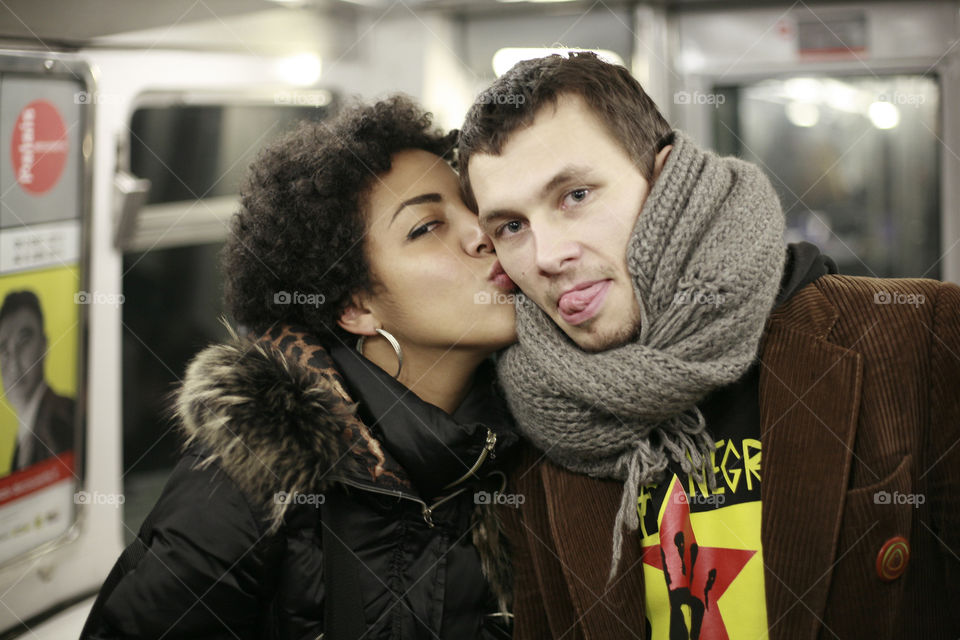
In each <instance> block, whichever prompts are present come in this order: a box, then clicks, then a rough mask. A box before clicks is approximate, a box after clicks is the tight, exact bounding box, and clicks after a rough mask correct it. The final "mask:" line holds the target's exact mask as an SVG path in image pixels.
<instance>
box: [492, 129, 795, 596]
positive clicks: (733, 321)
mask: <svg viewBox="0 0 960 640" xmlns="http://www.w3.org/2000/svg"><path fill="white" fill-rule="evenodd" d="M673 145H674V146H673V150H672V151H671V152H670V155H669V157H668V158H667V161H666V163H665V165H664V167H663V171H662V172H661V174H660V176H659V178H658V179H657V180H656V181H655V182H654V184H653V188H652V189H651V192H650V195H649V197H648V198H647V200H646V203H645V204H644V207H643V209H642V211H641V212H640V215H639V217H638V218H637V222H636V224H635V226H634V228H633V231H632V235H631V238H630V242H629V244H628V245H627V269H628V271H629V272H630V275H631V276H632V277H633V285H634V293H635V295H636V299H637V301H638V303H639V306H640V318H641V326H640V330H639V335H638V337H636V338H635V339H634V340H633V341H631V342H628V343H627V344H625V345H623V346H620V347H617V348H614V349H610V350H608V351H603V352H599V353H587V352H585V351H583V350H581V349H580V348H579V347H578V346H577V345H576V344H575V343H573V342H572V341H571V340H570V339H569V338H567V336H566V335H565V334H564V333H563V332H562V331H561V330H560V329H559V328H558V327H557V325H556V324H554V323H553V321H552V320H551V319H550V318H549V316H547V314H546V313H544V312H543V311H542V310H541V309H539V308H538V307H537V306H536V305H535V304H534V303H533V302H531V301H530V300H529V299H528V298H526V297H525V296H519V297H518V302H517V333H518V337H519V342H518V344H516V345H514V346H513V347H511V348H510V349H509V350H508V351H507V352H506V353H505V354H504V355H503V357H502V358H501V359H500V364H499V373H500V377H501V380H502V382H503V386H504V388H505V391H506V395H507V399H508V401H509V404H510V408H511V410H512V411H513V413H514V416H515V417H516V419H517V421H518V423H519V425H520V428H521V430H522V431H523V433H524V434H525V435H526V436H527V438H528V439H529V440H530V441H532V442H533V444H535V445H536V446H538V447H539V448H540V449H542V450H543V451H544V452H545V453H546V455H547V456H548V457H549V458H550V459H551V460H553V461H554V462H555V463H557V464H558V465H560V466H562V467H564V468H566V469H569V470H571V471H574V472H577V473H585V474H588V475H590V476H594V477H599V478H614V479H617V480H622V481H624V489H623V497H622V500H621V504H620V509H619V511H618V513H617V517H616V521H615V523H614V532H613V557H612V562H611V568H610V579H611V580H612V579H613V578H614V576H615V575H616V572H617V564H618V562H619V559H620V550H621V545H622V542H623V527H624V525H626V527H627V529H628V530H629V531H636V529H637V527H638V525H639V522H638V515H637V494H638V491H639V487H640V485H641V484H647V483H652V482H659V481H660V480H662V479H663V476H664V474H665V471H666V469H667V464H668V462H669V461H670V460H673V461H674V462H676V463H677V464H679V466H680V468H681V469H682V470H683V471H684V472H685V473H689V474H692V475H693V476H694V477H696V478H698V479H699V480H701V481H702V480H703V476H702V475H701V469H704V468H705V467H707V466H711V467H712V465H705V462H707V461H708V460H709V459H710V458H709V454H710V452H712V451H713V450H715V445H714V441H713V438H712V437H711V435H710V434H709V433H708V432H707V430H706V423H705V421H704V418H703V415H702V414H701V413H700V411H699V409H697V406H696V405H697V403H698V402H700V401H701V400H703V398H704V397H705V396H706V395H707V394H708V393H709V392H710V391H712V390H713V389H716V388H718V387H721V386H724V385H726V384H729V383H732V382H734V381H736V380H737V379H738V378H740V376H741V375H742V374H743V373H744V372H746V370H747V369H748V368H749V367H750V365H751V363H752V362H753V360H754V357H755V356H756V354H757V351H758V347H759V343H760V336H761V334H762V332H763V328H764V324H765V322H766V319H767V316H768V315H769V313H770V311H771V309H772V308H773V303H774V298H775V296H776V294H777V289H778V286H779V283H780V278H781V276H782V273H783V265H784V256H785V246H784V240H783V231H784V218H783V213H782V212H781V209H780V203H779V201H778V199H777V196H776V193H775V192H774V190H773V187H772V186H771V184H770V182H769V180H767V178H766V177H765V176H764V174H763V172H762V171H761V170H760V169H759V168H758V167H756V166H755V165H753V164H749V163H747V162H744V161H741V160H738V159H736V158H721V157H719V156H717V155H716V154H713V153H710V152H707V151H703V150H701V149H699V148H697V147H696V145H695V144H694V143H693V142H692V141H691V140H690V138H688V137H687V136H685V135H684V134H682V133H681V132H678V131H675V132H674V133H673ZM707 481H708V483H709V484H710V485H711V486H715V478H714V476H713V473H712V469H711V472H710V473H708V474H707Z"/></svg>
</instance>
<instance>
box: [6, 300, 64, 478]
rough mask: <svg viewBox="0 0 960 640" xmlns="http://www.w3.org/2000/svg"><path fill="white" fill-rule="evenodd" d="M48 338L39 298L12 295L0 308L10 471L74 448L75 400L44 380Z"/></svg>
mask: <svg viewBox="0 0 960 640" xmlns="http://www.w3.org/2000/svg"><path fill="white" fill-rule="evenodd" d="M46 354H47V336H46V333H45V332H44V329H43V311H42V310H41V308H40V300H39V299H38V298H37V296H36V294H35V293H33V292H32V291H13V292H11V293H9V294H7V295H6V297H5V298H4V299H3V304H2V305H0V377H2V379H3V392H4V395H5V397H6V399H7V402H9V403H10V406H11V407H12V408H13V410H14V412H15V413H16V415H17V424H18V428H17V442H16V445H15V447H14V451H13V458H12V461H11V463H10V473H13V472H15V471H19V470H21V469H25V468H27V467H29V466H31V465H34V464H36V463H38V462H40V461H42V460H46V459H47V458H51V457H53V456H55V455H58V454H60V453H63V452H64V451H68V450H70V449H72V448H73V423H74V401H73V400H72V399H71V398H67V397H64V396H61V395H58V394H57V393H55V392H54V391H53V389H51V388H50V386H49V385H48V384H47V382H46V380H45V379H44V368H43V367H44V361H45V359H46Z"/></svg>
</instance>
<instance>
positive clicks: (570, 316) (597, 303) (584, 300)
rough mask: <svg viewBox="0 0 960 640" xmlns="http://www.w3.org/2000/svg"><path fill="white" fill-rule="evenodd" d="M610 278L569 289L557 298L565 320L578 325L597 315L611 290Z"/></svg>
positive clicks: (560, 311) (561, 314)
mask: <svg viewBox="0 0 960 640" xmlns="http://www.w3.org/2000/svg"><path fill="white" fill-rule="evenodd" d="M610 283H611V281H610V280H599V281H597V282H593V283H584V284H583V285H578V286H577V287H575V288H573V289H571V290H569V291H567V292H566V293H564V294H563V295H562V296H560V299H559V300H557V311H558V312H559V313H560V317H561V318H563V320H564V322H566V323H567V324H570V325H578V324H581V323H583V322H586V321H587V320H589V319H590V318H592V317H594V316H595V315H597V312H598V311H600V307H601V306H603V301H604V299H605V298H606V297H607V291H609V290H610Z"/></svg>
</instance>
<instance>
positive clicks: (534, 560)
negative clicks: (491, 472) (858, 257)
mask: <svg viewBox="0 0 960 640" xmlns="http://www.w3.org/2000/svg"><path fill="white" fill-rule="evenodd" d="M505 97H509V98H510V99H509V100H506V99H505ZM461 166H462V167H463V173H462V176H461V179H462V180H463V186H464V191H465V193H466V194H467V197H468V198H469V199H472V200H473V202H474V204H475V206H476V209H477V211H478V214H479V217H480V223H481V226H483V228H484V229H485V230H486V231H487V233H488V234H489V235H490V236H491V238H492V239H493V242H494V244H495V246H496V250H497V255H498V257H499V258H500V262H501V264H502V265H503V267H504V269H505V270H506V272H507V274H508V275H509V276H510V277H511V278H512V279H513V280H514V281H515V282H516V283H517V284H518V285H519V287H520V288H521V289H522V291H523V293H524V294H525V296H522V297H521V298H520V300H519V302H518V305H517V310H518V336H519V343H518V345H516V346H515V347H513V348H511V349H510V350H509V351H508V352H507V353H506V354H505V355H504V357H503V358H502V359H501V362H500V374H501V378H502V381H503V385H504V388H505V390H506V393H507V396H508V399H509V401H510V405H511V408H512V410H513V411H514V414H515V415H516V417H517V420H518V422H519V424H520V426H521V429H522V430H523V432H524V434H525V435H526V436H527V438H528V439H529V441H530V442H531V443H532V444H533V445H534V447H532V448H531V449H530V450H529V451H528V452H527V455H526V456H525V458H524V460H523V464H522V465H521V467H520V468H519V469H518V470H517V472H516V473H515V474H514V476H513V478H512V480H513V489H512V490H513V491H516V492H518V493H521V494H523V495H524V497H525V501H524V504H523V506H522V507H521V508H520V510H519V511H518V514H517V518H516V521H515V522H514V523H513V525H512V526H513V532H512V533H513V535H512V542H513V544H514V549H515V555H514V562H515V571H516V577H515V582H516V585H515V587H516V596H515V607H514V613H515V615H516V625H517V627H516V637H517V638H533V637H544V638H546V637H560V636H563V637H584V638H603V639H607V638H688V637H692V638H722V637H730V638H741V637H749V638H757V637H767V636H769V637H771V638H794V637H796V638H810V637H813V636H817V635H818V634H819V635H820V636H823V637H833V636H836V637H840V638H847V637H858V638H859V637H864V638H866V637H870V638H884V637H889V638H900V637H923V638H941V637H942V638H956V637H957V634H958V632H960V617H958V614H957V611H956V607H955V606H953V605H952V604H951V602H952V599H951V596H950V594H951V592H952V593H954V594H955V593H956V588H957V585H958V584H960V498H958V496H960V491H958V489H960V445H958V440H960V400H958V398H960V393H958V391H960V388H958V382H957V381H958V380H960V288H958V287H957V286H956V285H953V284H945V283H940V282H936V281H932V280H919V279H897V280H882V279H876V278H854V277H845V276H840V275H837V274H836V266H835V264H834V263H833V261H832V260H830V259H829V258H826V257H825V256H822V255H820V253H819V251H817V250H816V248H815V247H813V246H812V245H810V244H807V243H800V244H796V245H790V246H789V247H784V245H783V225H784V223H783V214H782V212H781V209H780V206H779V203H778V201H777V198H776V195H775V194H774V192H773V189H772V187H771V186H770V184H769V181H768V180H767V179H766V178H765V177H764V176H763V174H762V172H761V171H760V170H759V169H758V168H757V167H755V166H753V165H750V164H749V163H745V162H742V161H739V160H736V159H734V158H719V157H717V156H716V155H714V154H712V153H708V152H705V151H703V150H701V149H698V148H697V147H696V145H695V144H694V143H693V142H692V141H691V140H690V139H689V138H688V137H686V136H685V135H684V134H682V133H681V132H678V131H672V130H671V129H670V127H669V125H668V124H667V123H666V121H665V120H664V119H663V117H662V116H661V115H660V113H659V112H658V111H657V108H656V105H654V104H653V102H652V101H651V100H650V98H649V97H648V96H647V95H646V94H645V93H644V91H643V89H642V88H641V87H640V85H639V84H638V83H637V82H636V81H635V80H634V79H633V78H632V77H631V76H630V74H629V73H628V72H627V70H626V69H624V68H622V67H618V66H614V65H609V64H606V63H603V62H601V61H600V60H598V59H597V58H596V57H595V56H593V55H591V54H579V55H571V56H570V57H569V58H563V57H560V56H551V57H548V58H542V59H539V60H533V61H527V62H522V63H519V64H518V65H516V66H515V67H514V68H513V69H512V70H511V71H510V72H508V73H507V74H506V75H504V76H503V77H501V78H500V79H498V80H497V81H496V82H495V83H494V84H493V86H491V87H490V88H489V89H488V90H487V92H485V93H484V94H483V95H481V96H480V98H479V99H478V100H477V103H476V104H475V105H474V106H473V108H472V109H471V110H470V112H469V114H468V115H467V119H466V122H465V124H464V127H463V132H462V141H461ZM761 451H762V459H763V465H762V472H761V464H760V461H761Z"/></svg>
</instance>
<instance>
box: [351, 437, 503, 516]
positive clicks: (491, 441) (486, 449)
mask: <svg viewBox="0 0 960 640" xmlns="http://www.w3.org/2000/svg"><path fill="white" fill-rule="evenodd" d="M496 446H497V434H496V433H494V432H493V430H492V429H490V428H489V427H487V439H486V441H485V442H484V443H483V450H481V451H480V456H479V457H478V458H477V461H476V462H474V463H473V466H472V467H470V469H469V470H468V471H467V472H466V473H465V474H463V475H462V476H461V477H460V478H457V479H456V480H454V481H453V482H451V483H450V484H448V485H446V486H445V487H443V488H444V489H450V488H451V487H455V486H456V485H458V484H460V483H461V482H464V481H465V480H467V479H468V478H470V476H472V475H473V474H475V473H476V472H477V470H478V469H479V468H480V466H481V465H482V464H483V463H484V462H485V461H486V459H487V458H488V457H489V456H490V454H491V453H492V452H493V449H494V448H495V447H496ZM339 481H340V482H342V483H343V484H346V485H350V486H351V487H355V488H357V489H361V490H363V491H371V492H373V493H380V494H383V495H387V496H392V497H394V498H403V499H405V500H411V501H413V502H416V503H417V504H419V505H420V513H422V514H423V520H424V522H426V523H427V526H428V527H430V528H431V529H432V528H433V527H434V526H436V525H434V524H433V518H432V516H433V511H434V509H436V508H437V507H439V506H440V505H442V504H443V503H444V502H446V501H448V500H450V499H451V498H453V497H455V496H458V495H460V494H461V493H463V492H464V491H466V490H467V488H466V487H461V488H460V489H457V490H456V491H454V492H453V493H451V494H449V495H446V496H444V497H442V498H440V499H439V500H437V501H436V502H434V503H433V504H431V505H428V504H427V503H426V502H424V501H423V500H421V499H420V498H414V497H413V496H411V495H407V494H406V493H403V492H402V491H391V490H389V489H379V488H376V487H370V486H365V485H362V484H360V483H358V482H353V481H351V480H345V479H342V478H341V479H339Z"/></svg>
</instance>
